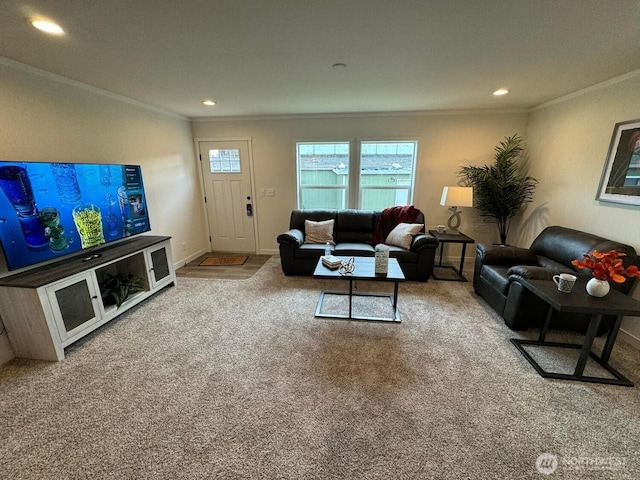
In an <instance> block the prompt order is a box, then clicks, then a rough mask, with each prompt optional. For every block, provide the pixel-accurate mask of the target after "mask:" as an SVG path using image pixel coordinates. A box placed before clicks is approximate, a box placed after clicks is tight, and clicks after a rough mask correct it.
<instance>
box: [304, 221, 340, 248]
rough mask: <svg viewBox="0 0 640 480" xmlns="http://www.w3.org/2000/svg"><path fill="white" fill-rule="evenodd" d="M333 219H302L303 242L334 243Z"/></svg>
mask: <svg viewBox="0 0 640 480" xmlns="http://www.w3.org/2000/svg"><path fill="white" fill-rule="evenodd" d="M333 224H334V220H324V221H322V222H312V221H311V220H305V221H304V232H305V237H304V243H327V242H329V243H330V244H331V245H335V242H334V241H333Z"/></svg>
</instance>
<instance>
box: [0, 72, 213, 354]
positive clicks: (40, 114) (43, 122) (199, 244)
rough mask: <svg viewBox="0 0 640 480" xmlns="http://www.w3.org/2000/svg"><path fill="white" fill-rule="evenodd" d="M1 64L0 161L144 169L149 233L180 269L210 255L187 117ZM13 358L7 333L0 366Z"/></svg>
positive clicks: (0, 346)
mask: <svg viewBox="0 0 640 480" xmlns="http://www.w3.org/2000/svg"><path fill="white" fill-rule="evenodd" d="M0 60H2V61H0V106H1V107H0V159H5V160H24V161H60V162H78V163H131V164H137V165H141V166H142V174H143V179H144V183H145V192H146V195H147V202H148V209H149V216H150V222H151V227H152V232H151V233H152V234H155V235H169V236H171V237H173V238H172V250H173V254H174V262H176V263H184V261H185V260H186V259H187V258H189V257H193V256H197V254H199V253H201V252H203V251H205V248H206V247H205V244H204V230H203V227H202V208H201V201H200V199H201V197H202V195H201V193H200V186H199V184H198V182H197V173H196V170H195V168H196V162H195V152H194V148H193V141H192V137H191V127H190V123H189V121H188V120H187V119H184V118H181V117H178V116H174V115H168V114H163V113H161V112H157V111H155V110H151V109H148V108H144V107H142V106H139V105H136V104H134V103H133V102H126V101H123V100H119V99H117V98H116V97H115V96H112V95H106V94H104V93H100V92H99V91H98V90H97V89H91V88H87V87H82V86H78V85H74V84H72V83H71V82H66V81H64V80H63V79H59V78H57V77H55V76H53V75H50V74H45V73H44V72H40V71H37V70H35V69H32V68H29V67H25V66H21V65H20V64H16V63H15V62H11V61H7V60H6V59H4V60H3V59H0ZM183 243H185V244H186V245H187V250H186V251H182V247H181V246H182V244H183ZM1 329H2V326H0V330H1ZM12 357H13V352H12V351H11V349H10V345H9V343H8V340H7V335H6V333H4V334H3V335H1V336H0V365H1V364H2V363H4V362H6V361H8V360H9V359H11V358H12Z"/></svg>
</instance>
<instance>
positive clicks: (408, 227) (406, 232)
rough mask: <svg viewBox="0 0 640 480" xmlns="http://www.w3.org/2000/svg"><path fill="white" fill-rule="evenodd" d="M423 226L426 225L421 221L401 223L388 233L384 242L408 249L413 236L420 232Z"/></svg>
mask: <svg viewBox="0 0 640 480" xmlns="http://www.w3.org/2000/svg"><path fill="white" fill-rule="evenodd" d="M423 228H424V225H423V224H421V223H399V224H398V225H396V226H395V227H394V228H393V230H391V232H390V233H389V235H387V239H386V240H385V242H384V243H386V244H387V245H393V246H395V247H402V248H406V249H407V250H408V249H409V248H410V247H411V241H412V240H413V237H414V236H416V235H417V234H418V233H420V231H422V229H423Z"/></svg>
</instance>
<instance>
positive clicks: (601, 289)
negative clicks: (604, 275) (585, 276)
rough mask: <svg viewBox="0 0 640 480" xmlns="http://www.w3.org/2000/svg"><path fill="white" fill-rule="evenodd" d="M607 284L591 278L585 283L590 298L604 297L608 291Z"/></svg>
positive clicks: (604, 281)
mask: <svg viewBox="0 0 640 480" xmlns="http://www.w3.org/2000/svg"><path fill="white" fill-rule="evenodd" d="M610 288H611V287H610V286H609V282H607V281H606V280H600V279H599V278H592V279H591V280H589V281H588V282H587V293H588V294H589V295H591V296H592V297H604V296H605V295H606V294H607V293H609V290H610Z"/></svg>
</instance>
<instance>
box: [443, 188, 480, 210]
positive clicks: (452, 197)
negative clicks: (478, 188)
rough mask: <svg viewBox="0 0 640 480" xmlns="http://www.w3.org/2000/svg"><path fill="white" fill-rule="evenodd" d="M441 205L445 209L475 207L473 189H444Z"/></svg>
mask: <svg viewBox="0 0 640 480" xmlns="http://www.w3.org/2000/svg"><path fill="white" fill-rule="evenodd" d="M440 205H442V206H445V207H473V188H472V187H443V188H442V198H440Z"/></svg>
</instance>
